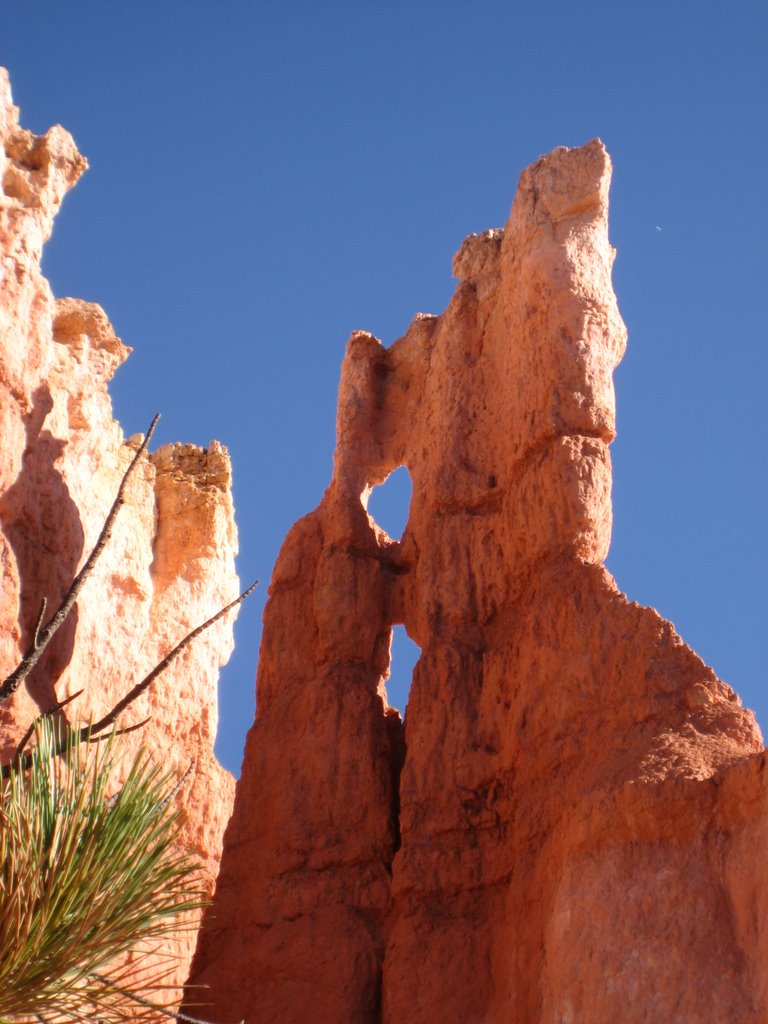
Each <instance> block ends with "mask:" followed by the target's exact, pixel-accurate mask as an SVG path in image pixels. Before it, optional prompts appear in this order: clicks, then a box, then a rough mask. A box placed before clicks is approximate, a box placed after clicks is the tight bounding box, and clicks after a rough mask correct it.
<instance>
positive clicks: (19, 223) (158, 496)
mask: <svg viewBox="0 0 768 1024" xmlns="http://www.w3.org/2000/svg"><path fill="white" fill-rule="evenodd" d="M86 166H87V164H86V161H85V159H84V158H83V157H82V156H81V155H80V154H79V153H78V151H77V148H76V146H75V143H74V141H73V139H72V137H71V136H70V135H69V133H68V132H66V131H65V130H64V129H63V128H61V127H59V126H56V127H54V128H51V129H50V130H49V131H48V132H47V133H46V134H45V135H43V136H35V135H33V134H32V133H31V132H28V131H26V130H24V129H23V128H20V127H19V125H18V110H17V108H16V107H14V106H13V103H12V101H11V93H10V87H9V83H8V76H7V73H6V72H5V71H4V70H3V69H0V181H1V182H2V191H1V192H0V252H1V253H2V263H0V432H1V435H2V445H0V678H5V677H6V675H7V674H8V673H9V672H10V671H11V669H12V668H13V667H15V665H16V664H17V662H18V660H19V657H20V654H21V652H22V651H23V650H24V649H26V647H27V646H28V644H29V642H30V638H31V630H32V628H33V625H34V621H35V618H36V616H37V613H38V610H39V608H40V602H41V600H42V598H43V597H46V598H47V600H48V606H49V609H51V610H53V609H54V608H55V607H56V606H57V604H58V602H59V601H60V600H61V598H62V596H63V594H64V592H65V590H66V588H67V587H68V585H69V584H70V582H71V580H72V578H73V576H74V574H75V572H76V571H77V570H78V569H79V567H80V565H81V563H82V561H83V560H84V558H85V557H86V555H87V553H88V552H89V551H90V550H91V548H92V547H93V544H94V542H95V541H96V538H97V536H98V534H99V531H100V530H101V527H102V525H103V522H104V518H105V516H106V514H107V512H108V510H109V508H110V506H111V504H112V501H113V499H114V497H115V493H116V491H117V487H118V484H119V482H120V479H121V477H122V475H123V473H124V471H125V469H126V468H127V466H128V464H129V462H130V460H131V459H132V457H133V455H134V452H135V449H136V447H137V445H138V442H137V440H136V439H135V438H133V439H130V440H128V441H126V440H124V438H123V434H122V430H121V428H120V425H119V424H118V423H117V422H116V421H115V420H114V419H113V418H112V410H111V405H110V401H109V396H108V393H107V385H108V383H109V381H110V379H111V377H112V375H113V374H114V372H115V370H116V369H117V367H118V366H119V365H120V364H121V363H122V362H123V361H124V360H125V358H126V357H127V355H128V353H129V351H130V350H129V349H128V348H126V346H124V345H123V344H122V343H121V341H120V340H119V338H117V337H115V333H114V330H113V329H112V326H111V324H110V323H109V320H108V319H107V317H106V315H105V314H104V312H103V310H102V309H101V308H100V307H99V306H97V305H94V304H92V303H88V302H82V301H79V300H77V299H70V298H65V299H54V297H53V295H52V293H51V289H50V287H49V285H48V282H47V281H46V280H45V279H44V278H43V276H42V274H41V272H40V257H41V254H42V248H43V245H44V243H45V242H46V240H47V239H48V237H49V235H50V233H51V229H52V226H53V219H54V216H55V214H56V213H57V211H58V208H59V205H60V203H61V201H62V199H63V197H64V195H65V194H66V192H67V191H68V190H69V189H70V188H71V187H72V186H73V185H74V184H75V182H76V181H77V179H78V178H79V177H80V175H81V174H82V173H83V171H84V170H85V169H86ZM230 482H231V472H230V465H229V459H228V456H227V453H226V450H225V449H224V448H223V447H222V446H221V445H219V444H217V443H216V442H214V443H212V444H211V446H210V448H209V449H208V450H207V451H203V450H201V449H199V448H195V447H193V446H191V445H168V446H165V447H163V448H160V449H159V450H158V451H156V452H154V453H153V454H151V455H150V456H149V457H147V458H145V459H143V460H142V462H141V464H140V466H139V467H138V472H137V473H136V474H135V475H134V477H133V479H132V482H131V484H130V487H129V490H128V492H127V495H126V504H125V506H124V507H123V508H122V510H121V512H120V515H119V516H118V519H117V524H116V527H115V530H114V533H113V536H112V538H111V540H110V543H109V545H108V547H107V549H106V551H105V552H104V554H103V555H102V557H101V559H100V561H99V562H98V564H97V566H96V569H95V570H94V572H93V574H92V576H91V577H90V579H89V580H88V582H87V584H86V586H85V589H84V590H83V592H82V593H81V595H80V598H79V600H78V603H77V605H76V607H75V609H74V611H73V612H72V614H71V615H70V618H69V620H68V621H67V623H66V624H65V626H63V627H62V629H61V630H60V631H59V633H58V634H57V636H56V638H55V640H54V642H53V643H52V644H51V647H50V648H49V650H48V652H47V653H46V655H45V656H44V659H43V661H42V662H41V664H40V665H39V666H38V667H37V669H36V670H35V671H34V672H33V674H32V675H31V676H30V677H29V679H28V681H27V684H26V686H25V687H23V688H22V689H21V690H19V691H18V692H17V694H16V695H15V697H14V699H13V700H12V701H11V702H9V703H7V704H2V705H0V746H1V747H2V750H3V752H4V754H6V755H7V754H9V753H10V752H12V751H13V750H14V749H15V746H16V743H17V742H18V740H19V738H20V736H21V734H22V732H23V731H24V730H25V728H26V727H27V725H28V724H29V722H30V721H31V720H32V718H33V717H34V716H35V715H36V714H38V713H39V712H40V711H41V710H46V709H48V708H50V707H51V706H52V705H53V704H55V703H56V701H57V700H59V701H60V700H63V699H64V698H66V697H67V696H69V695H70V694H72V693H74V692H75V691H76V690H79V689H81V688H84V690H85V692H84V693H83V695H82V697H80V698H79V699H78V700H77V701H76V702H75V703H73V704H72V705H71V706H70V707H69V708H68V709H67V713H68V714H69V715H70V717H71V718H72V719H73V720H74V719H75V717H79V718H80V719H81V720H82V721H87V720H89V719H91V718H92V717H93V718H98V717H100V716H101V715H102V714H104V713H105V712H106V711H107V710H109V709H110V708H111V707H112V706H113V705H114V704H115V703H116V701H117V699H118V698H119V697H121V696H123V695H124V694H125V693H126V692H127V690H128V689H129V688H130V686H131V685H132V684H133V683H134V682H137V681H138V680H139V679H140V678H142V676H143V675H144V674H145V673H146V672H147V671H148V670H149V669H151V668H152V667H153V666H154V665H155V664H156V663H157V662H158V661H159V660H160V658H162V657H163V656H164V655H165V654H166V653H167V652H168V651H169V650H170V649H171V648H172V647H173V646H174V645H175V644H176V643H177V642H178V641H179V640H180V639H181V638H182V637H183V636H184V635H185V634H186V633H187V632H188V631H189V630H190V629H191V628H193V627H194V626H197V625H198V624H199V623H200V622H202V621H204V620H205V619H206V618H207V617H208V616H210V615H211V614H212V613H213V612H214V611H217V610H218V609H219V608H220V607H222V606H223V605H224V604H226V603H227V602H228V601H230V600H232V599H233V598H234V597H235V596H236V594H237V589H238V580H237V576H236V574H235V568H234V556H235V554H236V550H237V534H236V530H235V526H234V514H233V509H232V499H231V491H230ZM231 650H232V623H231V621H229V622H222V623H221V624H219V625H217V626H216V627H214V628H213V629H212V630H211V631H210V632H209V633H207V634H206V635H205V636H203V637H202V638H201V639H200V640H199V641H197V642H196V643H195V644H194V646H193V647H191V648H190V649H189V650H188V651H187V653H186V654H185V655H184V656H183V657H182V658H181V659H180V660H179V661H178V662H177V663H176V664H175V665H174V666H173V667H172V668H170V669H169V670H168V672H167V673H166V674H165V675H164V676H163V677H162V679H161V681H160V682H159V683H158V685H157V686H155V687H153V688H152V690H150V691H148V692H147V693H146V694H144V695H143V696H142V697H141V698H140V699H139V700H138V701H137V702H136V704H135V705H133V706H132V708H131V713H130V716H129V717H130V721H131V722H138V721H140V720H142V719H143V718H149V719H150V721H149V722H148V724H147V725H146V727H145V728H144V729H143V730H141V732H140V733H137V734H136V735H135V736H133V737H132V738H131V739H130V740H129V741H128V742H130V743H134V741H135V743H134V746H137V745H138V744H139V743H144V744H145V745H146V746H147V747H148V749H149V750H150V751H155V752H156V753H157V754H158V755H159V757H160V758H161V759H162V760H163V762H164V763H166V764H168V765H169V766H172V765H176V766H177V768H178V770H179V774H180V775H181V774H182V773H183V772H184V771H185V770H186V769H187V768H188V767H189V766H190V764H191V765H192V771H191V773H190V776H189V778H188V779H187V781H186V783H185V785H184V787H183V789H182V791H181V794H180V800H181V801H182V803H183V804H184V806H185V810H186V824H185V827H184V834H183V838H182V842H183V843H184V844H185V845H186V846H187V847H188V848H189V849H191V850H194V851H195V853H196V854H198V855H199V856H200V857H201V858H202V861H203V866H204V878H203V884H204V886H205V887H207V889H208V891H211V890H212V888H213V881H214V879H215V876H216V871H217V868H218V858H219V854H220V850H221V836H222V832H223V829H224V825H225V823H226V821H227V818H228V816H229V813H230V809H231V801H232V796H233V791H234V783H233V780H232V778H231V776H230V775H229V773H228V772H226V771H224V769H222V768H221V766H220V765H219V764H218V762H217V761H216V759H215V758H214V756H213V742H214V739H215V736H216V726H217V692H216V684H217V679H218V669H219V666H220V665H222V664H224V663H225V662H226V661H227V659H228V658H229V655H230V653H231ZM126 724H127V723H126ZM193 947H194V935H193V934H191V933H190V934H186V935H184V936H183V937H182V938H181V939H180V940H179V941H177V942H174V943H173V944H172V946H171V947H170V951H171V952H173V953H174V954H175V955H177V957H178V958H179V959H178V961H177V963H176V965H175V967H173V966H172V969H171V971H170V973H169V976H168V980H169V983H171V982H175V984H176V985H178V984H179V982H180V981H182V980H183V979H184V977H185V976H186V973H187V969H188V964H189V959H190V957H191V953H192V949H193ZM155 967H156V964H155ZM147 968H148V970H149V971H151V970H153V969H154V968H153V965H152V963H148V964H147ZM171 994H172V993H171Z"/></svg>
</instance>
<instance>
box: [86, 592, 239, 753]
mask: <svg viewBox="0 0 768 1024" xmlns="http://www.w3.org/2000/svg"><path fill="white" fill-rule="evenodd" d="M258 582H259V581H258V580H256V581H255V582H254V583H252V584H251V585H250V587H248V589H247V590H244V591H243V593H242V594H241V595H240V596H239V597H236V598H235V600H234V601H230V603H229V604H228V605H226V606H225V607H224V608H222V609H220V610H219V611H218V612H216V614H215V615H212V616H211V618H210V619H208V620H207V621H206V622H204V623H203V624H202V625H200V626H197V628H196V629H193V630H192V632H191V633H187V635H186V636H185V637H184V639H183V640H180V641H179V643H177V644H176V646H175V647H174V648H173V650H172V651H171V652H170V653H169V654H166V656H165V657H164V658H163V660H162V661H161V662H159V663H158V664H157V665H155V667H154V668H153V669H152V671H151V672H150V673H149V675H146V676H144V678H143V679H142V680H141V682H140V683H137V684H136V685H135V686H134V687H133V688H132V689H131V690H129V691H128V693H127V694H126V695H125V696H124V697H123V698H122V700H119V701H118V702H117V704H115V706H114V707H113V708H112V710H111V711H109V712H107V714H106V715H105V716H104V717H103V718H100V719H99V721H98V722H96V723H94V725H92V726H90V732H92V733H97V732H103V730H104V729H106V728H107V727H108V726H110V725H112V724H113V723H114V721H115V719H116V718H117V716H118V715H119V714H120V713H121V712H123V711H125V709H126V708H127V707H128V705H129V704H132V703H133V702H134V701H135V700H136V698H137V697H140V696H141V695H142V693H144V691H145V690H146V689H147V688H148V687H149V686H151V685H152V683H153V682H154V681H155V679H157V677H158V676H159V675H161V674H162V673H163V672H165V670H166V669H167V668H168V667H169V666H170V665H171V664H173V662H174V661H176V659H177V658H178V657H179V655H180V654H182V653H183V652H184V651H185V650H186V648H187V647H189V645H190V644H191V643H192V641H193V640H194V639H195V637H198V636H200V634H201V633H204V632H205V630H206V629H208V628H209V627H210V626H212V625H213V624H214V623H215V622H218V621H219V619H221V618H223V617H224V616H225V615H226V614H227V612H228V611H231V610H232V609H233V608H236V607H237V605H239V604H241V603H242V602H243V601H244V600H245V599H246V597H248V596H249V595H250V594H252V593H253V591H254V590H255V589H256V586H257V584H258Z"/></svg>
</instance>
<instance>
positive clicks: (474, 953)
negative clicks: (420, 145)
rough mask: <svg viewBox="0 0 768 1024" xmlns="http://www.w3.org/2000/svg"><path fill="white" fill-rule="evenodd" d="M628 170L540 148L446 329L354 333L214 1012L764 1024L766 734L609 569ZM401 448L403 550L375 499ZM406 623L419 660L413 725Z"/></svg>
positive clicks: (244, 835)
mask: <svg viewBox="0 0 768 1024" xmlns="http://www.w3.org/2000/svg"><path fill="white" fill-rule="evenodd" d="M609 178H610V162H609V159H608V156H607V154H606V152H605V150H604V148H603V146H602V144H601V143H600V142H599V141H593V142H591V143H589V144H587V145H586V146H583V147H582V148H580V149H571V150H569V149H558V150H555V151H554V152H553V153H551V154H549V155H548V156H546V157H543V158H542V159H540V160H539V161H537V162H536V163H535V164H534V165H533V166H531V167H530V168H529V169H528V170H526V171H525V172H524V173H523V175H522V178H521V181H520V186H519V189H518V193H517V197H516V199H515V202H514V205H513V208H512V212H511V216H510V219H509V221H508V223H507V225H506V227H505V228H504V230H503V231H490V232H487V233H486V234H484V235H481V236H479V237H478V236H472V237H470V238H469V239H467V240H466V241H465V242H464V244H463V246H462V247H461V249H460V251H459V253H458V255H457V257H456V261H455V265H454V266H455V273H456V275H457V276H458V277H459V279H460V283H459V285H458V288H457V290H456V293H455V295H454V297H453V300H452V301H451V303H450V305H449V307H448V309H447V310H446V311H445V313H443V314H442V315H441V316H439V317H432V316H424V315H420V316H417V317H416V319H415V320H414V323H413V324H412V326H411V328H410V329H409V331H408V333H407V334H406V335H405V336H404V337H403V338H401V339H399V340H398V341H396V342H395V343H394V344H393V345H392V346H391V347H390V348H388V349H387V348H384V347H382V345H381V344H380V343H379V342H378V341H377V340H376V339H375V338H373V337H372V336H371V335H369V334H366V333H363V332H357V333H355V334H353V335H352V338H351V339H350V342H349V346H348V349H347V354H346V358H345V360H344V365H343V368H342V376H341V386H340V394H339V407H338V408H339V411H338V430H337V435H338V440H337V450H336V457H335V468H334V475H333V479H332V481H331V484H330V487H329V488H328V490H327V491H326V493H325V496H324V497H323V500H322V501H321V503H320V505H319V507H318V508H317V509H316V510H315V511H314V512H312V513H311V514H310V515H308V516H307V517H306V518H304V519H302V520H301V521H300V522H299V523H297V524H296V525H295V526H294V527H293V529H292V530H291V531H290V533H289V534H288V537H287V539H286V541H285V544H284V546H283V549H282V551H281V553H280V556H279V558H278V561H277V565H276V567H275V571H274V576H273V579H272V584H271V588H270V600H269V603H268V605H267V608H266V612H265V619H264V635H263V641H262V650H261V660H260V665H259V673H258V683H257V697H258V711H257V716H256V721H255V724H254V726H253V728H252V730H251V733H250V735H249V738H248V742H247V747H246V756H245V762H244V769H243V775H242V778H241V780H240V782H239V784H238V789H237V795H236V800H235V809H234V813H233V817H232V819H231V821H230V824H229V827H228V830H227V833H226V838H225V849H224V856H223V860H222V868H221V873H220V876H219V880H218V884H217V891H216V897H215V902H214V905H213V907H212V909H211V912H210V914H209V915H208V917H207V920H206V922H205V923H204V928H203V932H202V936H201V940H200V943H199V946H198V950H197V954H196V959H195V962H194V965H193V972H192V981H193V982H194V983H196V984H204V985H208V986H209V989H208V993H209V995H208V998H209V1006H208V1007H207V1008H206V1010H205V1013H206V1014H207V1015H208V1016H209V1017H210V1018H211V1019H215V1020H217V1021H220V1022H230V1021H236V1020H240V1019H241V1018H244V1019H245V1020H246V1021H247V1022H248V1024H304V1022H306V1021H308V1020H312V1021H314V1022H316V1024H341V1022H344V1024H372V1022H384V1024H394V1022H396V1021H401V1020H408V1021H410V1022H412V1024H434V1022H436V1021H440V1022H441V1024H480V1022H483V1024H502V1022H504V1024H508V1022H509V1021H519V1022H532V1024H533V1022H540V1024H555V1022H558V1024H566V1022H574V1024H575V1022H585V1024H586V1022H589V1024H615V1022H616V1021H622V1022H623V1024H632V1022H638V1024H639V1022H640V1021H648V1020H652V1021H672V1020H675V1021H685V1022H686V1024H711V1022H712V1021H713V1020H723V1021H725V1020H729V1021H731V1020H732V1021H736V1020H738V1021H740V1022H758V1021H761V1020H765V1019H767V1017H768V1004H767V1003H766V992H765V979H766V966H765V965H766V963H768V948H766V922H765V910H764V908H765V889H764V886H763V883H764V876H765V856H764V849H765V837H766V829H767V828H768V825H767V821H768V819H767V818H766V798H765V784H764V775H765V773H764V771H763V768H764V765H765V755H764V753H763V744H762V739H761V736H760V733H759V730H758V728H757V726H756V723H755V721H754V718H753V716H752V714H751V713H750V712H748V711H746V710H744V709H743V708H742V707H741V704H740V702H739V700H738V699H737V697H736V696H735V694H734V693H733V692H732V691H731V690H730V689H729V687H728V686H726V685H725V684H723V683H722V682H720V681H719V680H718V679H717V678H716V677H715V676H714V674H713V673H712V671H711V670H710V669H709V668H707V667H706V666H705V665H704V664H703V663H702V662H701V661H700V659H699V658H698V657H697V656H696V655H695V654H694V653H693V652H692V651H691V650H690V649H689V648H687V647H686V646H685V645H684V644H683V642H682V641H681V640H680V638H679V637H678V636H677V635H676V633H675V631H674V629H673V627H672V626H671V625H670V624H669V623H668V622H665V621H664V620H663V619H662V618H660V616H659V615H658V614H657V613H656V612H655V611H653V610H652V609H647V608H641V607H639V606H638V605H636V604H634V603H631V602H629V601H628V600H627V599H626V598H625V597H624V595H623V594H621V593H620V592H619V590H618V589H617V587H616V585H615V583H614V581H613V579H612V578H611V576H610V574H609V573H608V572H607V571H606V570H605V568H604V567H603V565H602V561H603V559H604V557H605V555H606V552H607V550H608V545H609V540H610V532H611V504H610V487H611V467H610V456H609V444H610V442H611V440H612V438H613V436H614V392H613V384H612V373H613V370H614V368H615V366H616V365H617V363H618V361H619V359H620V358H621V355H622V352H623V350H624V344H625V329H624V325H623V323H622V321H621V318H620V316H619V313H618V310H617V306H616V301H615V298H614V295H613V291H612V288H611V283H610V273H611V265H612V262H613V255H614V254H613V251H612V249H611V247H610V245H609V242H608V234H607V209H608V202H607V197H608V186H609ZM400 465H405V466H407V467H408V470H409V472H410V474H411V477H412V480H413V498H412V502H411V507H410V514H409V520H408V525H407V527H406V530H405V533H404V535H403V537H402V540H401V541H399V542H395V541H393V540H391V539H390V538H389V537H387V536H386V534H384V533H383V532H382V531H381V530H380V529H379V528H378V527H377V525H376V524H375V523H374V522H373V520H372V519H371V518H370V517H369V516H368V514H367V513H366V510H365V502H366V500H367V495H368V493H369V490H370V488H371V487H372V486H374V485H376V484H379V483H381V482H382V481H383V480H384V479H385V478H386V476H387V475H388V474H389V473H390V472H391V471H392V470H393V469H394V468H395V467H397V466H400ZM395 623H404V624H405V627H406V629H407V631H408V633H409V634H410V635H411V637H413V639H414V640H416V641H417V643H418V644H419V645H420V646H421V649H422V654H421V658H420V660H419V662H418V664H417V666H416V670H415V673H414V679H413V684H412V688H411V695H410V701H409V705H408V711H407V719H406V725H405V727H403V726H401V724H400V722H399V718H398V716H397V714H396V712H394V711H393V710H392V709H390V708H388V706H387V701H386V688H385V683H386V675H387V669H388V661H389V654H388V651H389V638H390V628H391V626H392V625H393V624H395ZM404 740H406V741H407V752H405V755H404V746H403V743H404ZM403 755H404V763H403ZM401 766H402V771H401Z"/></svg>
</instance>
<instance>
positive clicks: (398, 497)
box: [368, 466, 413, 540]
mask: <svg viewBox="0 0 768 1024" xmlns="http://www.w3.org/2000/svg"><path fill="white" fill-rule="evenodd" d="M412 492H413V486H412V484H411V475H410V473H409V472H408V470H407V469H406V468H405V466H398V467H397V469H395V470H393V471H392V472H391V473H390V474H389V476H388V477H387V479H386V480H385V481H384V483H383V484H381V485H380V486H378V487H374V488H373V490H372V491H371V494H370V497H369V498H368V511H369V513H370V514H371V515H372V516H373V518H374V519H375V520H376V522H377V523H378V524H379V526H380V527H382V529H384V530H386V531H387V533H388V534H389V536H390V537H392V539H393V540H399V539H400V537H402V535H403V531H404V530H405V525H406V523H407V522H408V510H409V508H410V504H411V493H412Z"/></svg>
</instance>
